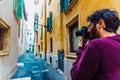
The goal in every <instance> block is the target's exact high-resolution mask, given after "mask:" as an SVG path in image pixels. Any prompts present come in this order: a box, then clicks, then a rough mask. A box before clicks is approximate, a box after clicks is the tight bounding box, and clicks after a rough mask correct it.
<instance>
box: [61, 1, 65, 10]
mask: <svg viewBox="0 0 120 80" xmlns="http://www.w3.org/2000/svg"><path fill="white" fill-rule="evenodd" d="M64 1H65V0H60V12H62V11H64Z"/></svg>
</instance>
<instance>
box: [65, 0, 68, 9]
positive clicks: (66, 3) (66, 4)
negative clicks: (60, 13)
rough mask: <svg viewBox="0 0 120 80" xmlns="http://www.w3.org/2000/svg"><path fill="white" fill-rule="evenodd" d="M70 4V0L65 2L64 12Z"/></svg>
mask: <svg viewBox="0 0 120 80" xmlns="http://www.w3.org/2000/svg"><path fill="white" fill-rule="evenodd" d="M68 3H69V2H68V0H65V1H64V10H65V9H67V7H68Z"/></svg>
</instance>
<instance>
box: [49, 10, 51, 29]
mask: <svg viewBox="0 0 120 80" xmlns="http://www.w3.org/2000/svg"><path fill="white" fill-rule="evenodd" d="M49 22H50V27H49V30H50V31H51V30H52V12H50V21H49Z"/></svg>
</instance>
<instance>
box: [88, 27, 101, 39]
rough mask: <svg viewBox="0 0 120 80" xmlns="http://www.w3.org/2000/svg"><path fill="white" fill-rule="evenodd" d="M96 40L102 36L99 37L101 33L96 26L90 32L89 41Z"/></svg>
mask: <svg viewBox="0 0 120 80" xmlns="http://www.w3.org/2000/svg"><path fill="white" fill-rule="evenodd" d="M96 38H100V36H99V33H98V31H97V29H96V26H94V28H93V29H92V31H91V32H89V39H90V40H92V39H96Z"/></svg>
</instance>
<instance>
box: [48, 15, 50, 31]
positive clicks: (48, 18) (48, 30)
mask: <svg viewBox="0 0 120 80" xmlns="http://www.w3.org/2000/svg"><path fill="white" fill-rule="evenodd" d="M49 20H50V18H49V17H48V18H47V31H49V26H50V21H49Z"/></svg>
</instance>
